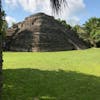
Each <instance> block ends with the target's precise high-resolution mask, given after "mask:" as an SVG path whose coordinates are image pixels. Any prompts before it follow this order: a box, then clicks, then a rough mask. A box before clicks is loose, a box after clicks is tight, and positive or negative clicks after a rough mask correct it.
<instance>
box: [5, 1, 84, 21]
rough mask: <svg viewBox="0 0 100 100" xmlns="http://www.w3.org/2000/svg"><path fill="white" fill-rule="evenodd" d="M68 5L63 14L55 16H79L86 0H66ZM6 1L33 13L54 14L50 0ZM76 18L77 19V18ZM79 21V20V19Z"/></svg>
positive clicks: (66, 18) (69, 17)
mask: <svg viewBox="0 0 100 100" xmlns="http://www.w3.org/2000/svg"><path fill="white" fill-rule="evenodd" d="M66 1H67V3H68V6H67V7H66V8H62V9H63V11H62V14H60V15H59V16H55V17H56V18H58V17H60V18H61V19H64V20H69V19H70V20H71V18H72V20H73V19H75V18H73V16H74V17H75V16H76V17H77V15H78V14H81V13H82V11H84V9H85V4H84V0H66ZM5 3H6V4H7V5H9V6H12V7H15V8H16V7H18V6H21V7H22V8H23V10H25V11H27V12H30V13H31V14H33V13H35V12H44V13H46V14H49V15H52V11H51V8H50V0H5ZM75 20H76V19H75ZM78 21H79V20H78Z"/></svg>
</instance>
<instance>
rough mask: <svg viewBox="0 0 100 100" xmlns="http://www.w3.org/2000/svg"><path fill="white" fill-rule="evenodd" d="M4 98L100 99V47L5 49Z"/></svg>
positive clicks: (25, 99)
mask: <svg viewBox="0 0 100 100" xmlns="http://www.w3.org/2000/svg"><path fill="white" fill-rule="evenodd" d="M3 69H4V71H3V72H4V86H3V100H35V99H36V100H100V49H95V48H93V49H88V50H77V51H62V52H35V53H34V52H4V67H3Z"/></svg>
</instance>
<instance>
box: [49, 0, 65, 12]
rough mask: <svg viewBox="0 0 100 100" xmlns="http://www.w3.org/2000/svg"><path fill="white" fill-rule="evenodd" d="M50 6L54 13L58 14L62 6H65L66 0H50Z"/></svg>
mask: <svg viewBox="0 0 100 100" xmlns="http://www.w3.org/2000/svg"><path fill="white" fill-rule="evenodd" d="M50 2H51V7H52V10H53V12H54V13H56V14H59V12H60V11H61V8H62V6H66V4H67V1H66V0H50Z"/></svg>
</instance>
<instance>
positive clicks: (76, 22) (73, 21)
mask: <svg viewBox="0 0 100 100" xmlns="http://www.w3.org/2000/svg"><path fill="white" fill-rule="evenodd" d="M67 22H68V24H70V25H71V26H75V25H79V24H80V19H79V18H78V17H76V16H73V17H72V18H70V19H69V20H68V21H67Z"/></svg>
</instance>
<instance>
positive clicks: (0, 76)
mask: <svg viewBox="0 0 100 100" xmlns="http://www.w3.org/2000/svg"><path fill="white" fill-rule="evenodd" d="M1 29H2V9H1V0H0V99H1V90H2V32H1Z"/></svg>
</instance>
